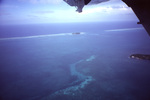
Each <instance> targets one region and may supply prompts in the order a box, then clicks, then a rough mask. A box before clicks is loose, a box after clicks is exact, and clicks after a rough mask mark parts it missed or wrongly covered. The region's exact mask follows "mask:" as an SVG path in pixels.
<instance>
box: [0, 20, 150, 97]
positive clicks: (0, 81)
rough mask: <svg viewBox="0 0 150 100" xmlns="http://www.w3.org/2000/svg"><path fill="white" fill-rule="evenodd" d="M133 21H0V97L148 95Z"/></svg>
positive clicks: (139, 31) (146, 49)
mask: <svg viewBox="0 0 150 100" xmlns="http://www.w3.org/2000/svg"><path fill="white" fill-rule="evenodd" d="M132 54H150V37H149V35H148V34H147V32H146V31H145V29H144V28H143V27H142V25H137V24H136V22H99V23H98V22H97V23H67V24H65V23H61V24H59V23H55V24H30V25H3V26H0V100H150V61H149V60H138V59H131V58H129V57H130V55H132Z"/></svg>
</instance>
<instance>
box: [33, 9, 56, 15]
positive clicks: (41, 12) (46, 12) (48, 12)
mask: <svg viewBox="0 0 150 100" xmlns="http://www.w3.org/2000/svg"><path fill="white" fill-rule="evenodd" d="M34 13H38V14H51V13H54V11H51V10H48V11H37V12H34Z"/></svg>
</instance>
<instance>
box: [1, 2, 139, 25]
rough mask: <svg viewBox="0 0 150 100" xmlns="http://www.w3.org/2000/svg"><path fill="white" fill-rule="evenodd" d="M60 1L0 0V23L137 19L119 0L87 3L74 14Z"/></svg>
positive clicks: (73, 9) (73, 8) (72, 10)
mask: <svg viewBox="0 0 150 100" xmlns="http://www.w3.org/2000/svg"><path fill="white" fill-rule="evenodd" d="M75 10H76V8H75V7H71V6H69V5H68V4H66V3H65V2H64V1H63V0H2V1H1V3H0V24H27V23H60V22H61V23H66V22H67V23H68V22H97V21H130V20H137V18H136V16H135V14H134V13H133V11H132V10H131V9H130V8H129V7H127V6H126V4H124V3H123V2H122V1H121V0H110V1H108V2H104V3H100V4H96V5H87V6H85V7H84V8H83V12H82V13H77V12H76V11H75Z"/></svg>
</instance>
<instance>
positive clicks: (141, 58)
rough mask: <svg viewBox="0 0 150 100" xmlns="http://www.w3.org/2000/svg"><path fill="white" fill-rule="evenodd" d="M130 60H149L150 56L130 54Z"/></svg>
mask: <svg viewBox="0 0 150 100" xmlns="http://www.w3.org/2000/svg"><path fill="white" fill-rule="evenodd" d="M130 58H133V59H139V60H150V55H145V54H132V55H131V56H130Z"/></svg>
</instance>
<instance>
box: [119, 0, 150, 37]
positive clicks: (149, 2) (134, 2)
mask: <svg viewBox="0 0 150 100" xmlns="http://www.w3.org/2000/svg"><path fill="white" fill-rule="evenodd" d="M122 1H123V2H125V3H126V4H127V5H128V6H129V7H131V8H132V10H133V11H134V13H135V14H136V16H137V17H138V19H139V22H137V24H142V25H143V26H144V28H145V29H146V31H147V32H148V34H149V35H150V0H122Z"/></svg>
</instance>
